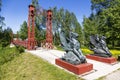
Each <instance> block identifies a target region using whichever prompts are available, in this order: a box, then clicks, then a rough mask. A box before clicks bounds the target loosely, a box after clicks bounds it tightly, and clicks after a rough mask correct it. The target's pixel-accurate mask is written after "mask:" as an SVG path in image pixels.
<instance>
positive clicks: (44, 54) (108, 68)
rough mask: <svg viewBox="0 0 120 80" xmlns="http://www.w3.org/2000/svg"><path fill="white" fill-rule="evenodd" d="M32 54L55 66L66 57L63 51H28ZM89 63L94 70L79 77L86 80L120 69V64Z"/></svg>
mask: <svg viewBox="0 0 120 80" xmlns="http://www.w3.org/2000/svg"><path fill="white" fill-rule="evenodd" d="M27 52H30V53H31V54H33V55H37V56H39V57H41V58H43V59H44V60H47V61H48V62H50V63H51V64H53V65H55V59H56V58H60V57H62V56H63V55H64V52H63V51H58V50H45V49H44V50H32V51H27ZM87 62H88V63H92V64H93V68H94V70H93V71H92V72H90V73H87V74H85V75H84V74H83V75H78V76H80V77H82V78H84V79H85V80H95V79H98V78H99V77H102V76H105V75H107V74H109V73H112V72H113V71H115V70H117V69H118V68H120V63H116V64H114V65H110V64H107V63H102V62H98V61H94V60H90V59H87ZM113 80H117V79H113Z"/></svg>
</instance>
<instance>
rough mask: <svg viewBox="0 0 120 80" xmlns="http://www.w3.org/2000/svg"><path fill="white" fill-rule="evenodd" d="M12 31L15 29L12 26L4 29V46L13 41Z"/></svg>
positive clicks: (2, 40)
mask: <svg viewBox="0 0 120 80" xmlns="http://www.w3.org/2000/svg"><path fill="white" fill-rule="evenodd" d="M12 33H13V31H12V29H11V28H10V27H7V29H4V30H3V33H2V36H3V38H2V39H1V44H2V47H6V46H7V45H9V44H10V43H11V40H12V35H11V34H12Z"/></svg>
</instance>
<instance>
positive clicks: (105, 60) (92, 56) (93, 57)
mask: <svg viewBox="0 0 120 80" xmlns="http://www.w3.org/2000/svg"><path fill="white" fill-rule="evenodd" d="M86 58H88V59H92V60H96V61H100V62H105V63H108V64H113V63H116V62H117V59H116V58H114V57H109V58H104V57H99V56H94V55H86Z"/></svg>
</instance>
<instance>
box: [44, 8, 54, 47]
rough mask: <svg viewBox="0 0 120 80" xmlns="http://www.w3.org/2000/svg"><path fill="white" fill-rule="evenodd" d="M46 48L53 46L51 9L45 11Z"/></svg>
mask: <svg viewBox="0 0 120 80" xmlns="http://www.w3.org/2000/svg"><path fill="white" fill-rule="evenodd" d="M46 26H47V29H46V48H48V49H52V48H53V35H52V11H51V10H48V11H47V23H46Z"/></svg>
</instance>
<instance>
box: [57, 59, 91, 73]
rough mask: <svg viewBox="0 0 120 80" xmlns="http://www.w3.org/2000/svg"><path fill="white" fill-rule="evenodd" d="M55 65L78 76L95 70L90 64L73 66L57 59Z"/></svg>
mask: <svg viewBox="0 0 120 80" xmlns="http://www.w3.org/2000/svg"><path fill="white" fill-rule="evenodd" d="M55 63H56V64H57V65H59V66H61V67H63V68H65V69H67V70H69V71H71V72H73V73H75V74H77V75H79V74H83V73H85V72H89V71H91V70H93V64H90V63H83V64H80V65H73V64H70V63H68V62H66V61H63V60H61V59H56V60H55Z"/></svg>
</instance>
